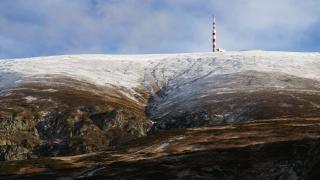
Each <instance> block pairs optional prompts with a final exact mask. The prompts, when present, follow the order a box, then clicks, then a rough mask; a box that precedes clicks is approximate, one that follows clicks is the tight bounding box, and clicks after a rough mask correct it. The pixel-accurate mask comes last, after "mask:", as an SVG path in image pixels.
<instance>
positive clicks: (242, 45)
mask: <svg viewBox="0 0 320 180" xmlns="http://www.w3.org/2000/svg"><path fill="white" fill-rule="evenodd" d="M319 7H320V1H317V0H305V1H301V0H300V1H298V0H281V1H279V0H259V1H257V0H237V1H231V0H211V1H210V0H163V1H158V0H121V1H119V0H95V1H94V0H70V1H69V0H68V1H65V0H41V1H39V0H28V1H25V0H3V1H1V2H0V17H1V18H0V33H1V36H2V39H5V40H3V41H0V51H1V52H2V56H3V57H14V56H20V57H21V56H31V55H49V54H64V53H163V52H192V51H210V49H211V47H210V46H211V41H210V39H211V14H212V13H215V14H216V16H217V23H218V45H219V46H221V47H224V48H226V49H234V50H241V49H267V50H268V49H269V50H270V49H272V50H276V49H279V50H297V47H299V46H297V44H299V43H300V44H301V43H303V42H304V40H306V39H308V41H310V39H312V38H310V37H309V36H308V35H306V33H307V32H308V31H309V30H310V28H311V27H312V28H315V27H317V23H318V22H319V16H320V14H319V13H318V12H319V10H320V8H319ZM4 52H5V53H4Z"/></svg>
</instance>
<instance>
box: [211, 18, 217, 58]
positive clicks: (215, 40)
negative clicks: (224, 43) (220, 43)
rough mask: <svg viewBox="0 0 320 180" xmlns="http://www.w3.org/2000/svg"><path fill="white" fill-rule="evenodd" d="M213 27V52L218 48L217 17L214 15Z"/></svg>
mask: <svg viewBox="0 0 320 180" xmlns="http://www.w3.org/2000/svg"><path fill="white" fill-rule="evenodd" d="M212 25H213V29H212V52H216V50H217V30H216V18H215V16H213V24H212Z"/></svg>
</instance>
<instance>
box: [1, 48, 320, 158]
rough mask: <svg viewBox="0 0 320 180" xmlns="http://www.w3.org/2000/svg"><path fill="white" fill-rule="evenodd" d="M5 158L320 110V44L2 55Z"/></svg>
mask: <svg viewBox="0 0 320 180" xmlns="http://www.w3.org/2000/svg"><path fill="white" fill-rule="evenodd" d="M0 102H1V107H0V119H1V121H0V135H1V136H0V160H15V159H26V158H30V157H35V156H59V155H73V154H81V153H87V152H93V151H98V150H102V149H104V148H106V147H108V146H114V145H118V144H121V143H124V142H127V141H129V140H132V139H135V138H138V137H142V136H145V135H147V134H148V133H153V132H156V131H158V130H160V129H165V130H167V129H171V128H188V127H201V126H207V125H213V124H221V123H234V122H238V121H247V120H259V119H264V120H267V119H275V118H319V117H320V111H319V110H320V54H319V53H283V52H263V51H248V52H225V53H199V54H173V55H134V56H108V55H70V56H53V57H38V58H30V59H16V60H0Z"/></svg>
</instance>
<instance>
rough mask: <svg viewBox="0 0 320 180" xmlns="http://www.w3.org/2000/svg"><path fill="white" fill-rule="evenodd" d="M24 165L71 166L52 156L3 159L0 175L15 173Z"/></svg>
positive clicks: (0, 164)
mask: <svg viewBox="0 0 320 180" xmlns="http://www.w3.org/2000/svg"><path fill="white" fill-rule="evenodd" d="M25 167H31V168H46V169H49V170H61V169H69V168H72V165H71V164H69V163H66V162H64V161H62V160H56V159H52V158H39V159H29V160H23V161H3V162H0V176H3V175H14V174H17V173H18V172H19V170H20V169H21V168H25Z"/></svg>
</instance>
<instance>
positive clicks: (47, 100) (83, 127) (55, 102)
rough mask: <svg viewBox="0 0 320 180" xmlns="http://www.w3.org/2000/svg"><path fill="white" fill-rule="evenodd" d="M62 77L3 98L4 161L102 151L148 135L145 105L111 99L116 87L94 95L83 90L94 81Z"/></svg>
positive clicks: (1, 142)
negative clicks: (54, 82) (113, 89)
mask: <svg viewBox="0 0 320 180" xmlns="http://www.w3.org/2000/svg"><path fill="white" fill-rule="evenodd" d="M57 81H60V82H61V83H62V85H60V86H57V85H54V84H47V87H46V86H37V85H35V84H28V85H24V86H23V88H22V89H18V90H13V91H12V93H11V94H10V95H8V96H2V97H1V101H2V102H4V103H3V106H2V107H0V112H1V113H0V119H1V121H0V134H1V136H0V149H1V150H0V160H17V159H27V158H32V157H41V156H63V155H75V154H83V153H89V152H94V151H101V150H103V149H106V148H107V147H110V146H114V145H118V144H121V143H123V142H126V141H129V140H131V139H134V138H138V137H141V136H145V135H146V134H147V132H148V131H149V129H150V128H151V121H150V120H149V119H148V117H147V116H146V115H145V113H144V107H143V106H138V105H137V103H133V102H131V100H130V99H126V98H125V97H121V96H120V97H118V98H111V96H114V95H116V94H112V92H113V91H109V92H108V91H107V92H108V93H107V94H106V93H105V94H99V92H105V91H101V90H100V91H98V89H97V94H95V93H92V91H89V90H84V88H85V87H90V88H91V89H92V88H94V87H95V86H94V85H89V86H88V84H86V83H82V82H77V81H75V80H70V79H64V78H61V79H59V80H57ZM65 82H68V85H66V84H65ZM75 87H79V88H80V89H82V90H79V89H75ZM46 88H48V89H49V88H51V89H52V88H54V89H55V91H43V89H46ZM25 97H29V98H25ZM108 97H110V98H108Z"/></svg>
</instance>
